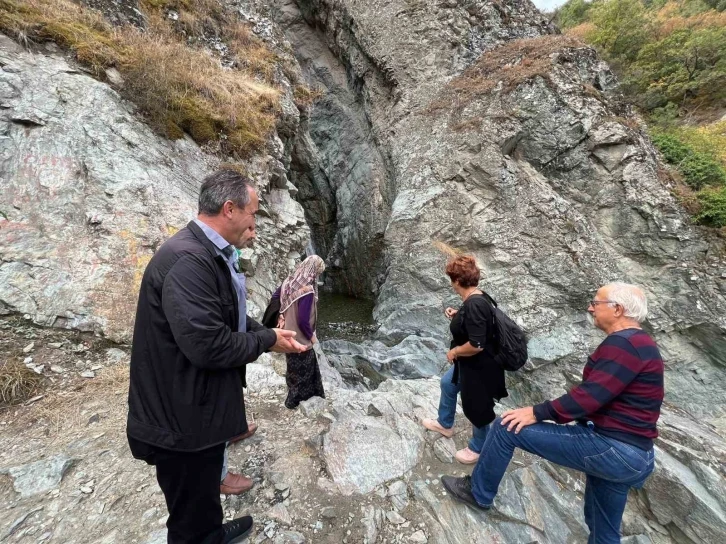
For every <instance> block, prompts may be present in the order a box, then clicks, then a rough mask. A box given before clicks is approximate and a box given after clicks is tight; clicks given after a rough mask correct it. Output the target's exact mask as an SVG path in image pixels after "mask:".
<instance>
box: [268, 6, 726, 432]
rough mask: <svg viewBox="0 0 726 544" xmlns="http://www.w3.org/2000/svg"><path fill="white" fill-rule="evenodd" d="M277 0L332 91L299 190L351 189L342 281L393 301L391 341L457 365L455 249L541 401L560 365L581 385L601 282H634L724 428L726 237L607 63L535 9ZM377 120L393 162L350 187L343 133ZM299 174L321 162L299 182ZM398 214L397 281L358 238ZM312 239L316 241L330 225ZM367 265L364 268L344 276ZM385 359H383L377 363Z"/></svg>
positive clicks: (675, 388)
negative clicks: (526, 356)
mask: <svg viewBox="0 0 726 544" xmlns="http://www.w3.org/2000/svg"><path fill="white" fill-rule="evenodd" d="M275 5H276V6H278V9H275V10H272V11H271V12H270V15H271V16H272V17H275V18H276V21H277V22H278V23H279V25H280V26H281V27H282V28H283V29H284V30H285V33H286V34H285V35H286V36H287V37H288V39H289V40H290V42H291V43H292V45H293V47H294V48H295V53H296V55H297V56H298V58H299V60H300V64H301V66H302V67H303V71H304V73H305V75H306V77H307V78H308V79H309V80H310V82H311V84H313V85H316V86H318V87H319V88H321V89H323V90H324V91H325V96H324V98H323V99H322V100H321V101H320V102H318V103H317V104H316V105H315V107H314V108H313V109H312V111H311V112H310V114H309V118H308V119H307V120H306V123H307V125H305V124H304V123H303V126H305V127H306V128H308V129H309V134H310V138H311V140H312V144H314V147H312V148H309V149H308V148H305V150H303V149H302V147H300V146H298V147H297V148H296V150H297V151H296V153H297V155H295V156H296V157H298V159H299V155H301V154H302V155H304V157H306V159H305V160H302V159H299V160H298V161H297V162H296V163H295V164H294V165H293V167H292V168H293V179H295V180H296V183H299V184H301V185H304V180H303V178H305V176H308V177H307V178H305V179H308V178H310V177H311V176H312V177H313V178H315V179H316V180H318V178H319V177H320V176H318V177H315V176H317V174H316V172H318V173H319V172H320V171H321V170H322V172H323V173H325V174H326V175H327V177H328V179H330V180H332V179H334V180H335V182H334V183H333V182H330V183H329V184H328V185H327V186H326V187H327V189H326V190H328V191H329V192H330V193H331V194H332V195H333V196H331V197H326V199H327V200H329V201H331V202H332V201H333V197H334V200H335V202H336V208H335V210H336V214H337V215H336V217H337V218H338V222H339V223H343V224H344V226H345V228H342V229H340V230H339V232H341V233H342V232H345V233H346V234H340V236H339V239H340V243H339V244H338V245H335V244H334V245H333V246H335V247H333V246H330V249H329V253H328V255H329V258H330V260H331V262H332V264H334V262H337V261H336V260H337V259H338V258H340V260H341V263H342V264H341V265H340V266H342V267H344V269H345V270H346V271H348V272H350V274H348V273H346V274H345V275H346V277H357V276H356V274H360V273H362V272H363V271H365V273H366V274H368V276H367V281H366V282H361V283H360V285H363V284H365V285H366V286H368V287H370V291H371V292H373V293H376V294H377V295H378V296H377V305H376V310H375V314H374V315H375V317H376V320H377V321H378V323H379V324H380V328H379V335H380V337H381V339H384V340H385V341H386V344H387V345H390V344H391V343H392V342H393V341H399V342H400V341H401V340H403V339H405V338H406V337H409V336H413V337H414V338H415V339H416V340H415V341H412V342H411V344H416V343H417V342H418V343H419V344H421V338H434V339H438V340H439V341H440V342H441V344H440V347H439V349H438V354H439V356H441V355H442V353H443V349H444V347H443V346H444V343H445V342H447V341H448V330H447V324H446V320H445V319H444V317H443V316H442V310H443V308H444V307H445V306H446V305H447V304H456V300H455V299H452V293H451V290H450V287H449V285H448V280H447V278H446V277H445V275H444V274H443V264H444V262H445V257H444V256H443V255H442V254H441V253H440V252H438V251H437V250H436V249H435V248H434V247H433V246H432V242H434V241H439V242H443V243H446V244H449V245H451V246H454V247H456V248H459V249H462V250H466V251H469V252H471V253H473V254H475V255H476V256H477V258H478V260H479V262H480V263H481V264H482V266H483V272H484V278H483V285H484V286H485V288H486V289H487V290H488V291H489V292H490V293H491V294H492V295H493V296H494V298H495V299H497V300H499V301H500V302H501V303H502V305H503V307H504V308H505V309H506V310H507V311H508V312H509V313H510V314H511V315H512V316H513V317H514V318H516V319H517V320H518V321H519V322H520V323H521V324H523V325H524V326H525V328H526V329H527V330H528V331H529V333H530V337H531V351H532V367H533V368H532V370H533V374H532V378H533V379H532V380H530V381H531V382H532V383H531V384H530V385H529V387H530V388H536V389H537V390H536V391H534V393H535V394H536V395H547V394H551V393H553V392H554V391H557V392H559V391H560V390H561V388H562V385H563V384H564V380H563V379H562V377H561V372H562V371H563V370H564V369H568V370H569V371H573V372H576V371H579V367H580V366H581V364H582V361H583V360H584V359H583V357H584V356H585V355H586V354H587V353H588V352H589V350H591V349H592V348H593V347H594V345H596V344H597V343H598V342H599V340H600V338H601V336H600V335H599V334H596V333H593V331H592V330H591V328H590V326H589V325H588V324H587V323H586V322H585V320H584V318H583V316H584V314H585V308H586V306H587V301H588V300H589V299H590V298H591V297H592V294H593V292H594V290H595V289H596V288H597V287H598V286H599V285H601V284H603V283H606V282H608V281H613V280H625V281H631V282H634V283H638V284H641V285H643V286H644V288H645V290H646V292H647V294H648V296H649V299H650V308H651V317H650V319H649V321H648V323H647V324H646V326H647V327H648V328H649V329H650V330H651V331H652V332H654V333H655V334H656V337H657V340H658V342H659V344H660V345H661V347H662V348H663V351H664V353H665V356H666V360H667V361H668V366H669V384H670V387H669V388H668V395H669V400H671V401H673V402H674V403H676V404H678V405H680V406H682V407H684V408H686V409H687V410H688V411H689V412H691V413H692V414H694V415H695V416H698V417H701V416H704V417H707V418H708V419H709V420H711V421H715V420H717V419H718V418H720V417H722V416H723V415H724V414H725V413H726V396H725V394H724V392H723V390H722V388H720V387H719V386H718V384H719V382H721V381H722V380H723V379H724V378H725V377H726V376H724V360H725V359H724V355H723V353H725V352H724V351H723V350H722V349H720V348H721V347H722V346H723V345H724V342H725V341H726V337H725V336H724V328H725V327H726V317H725V316H726V302H725V299H724V290H725V287H724V280H723V279H722V275H723V274H724V272H726V262H724V260H723V258H722V257H721V249H720V248H721V245H720V242H718V241H712V240H710V239H709V238H708V235H707V234H705V233H703V232H701V231H699V230H698V229H696V228H694V227H692V226H690V224H689V219H688V217H687V215H686V214H685V212H684V211H683V210H682V208H681V207H680V205H678V203H677V202H676V201H675V199H674V198H673V197H672V196H671V194H670V192H669V187H668V186H666V185H665V184H664V182H663V181H661V179H660V178H659V175H658V163H657V161H656V157H655V153H654V150H653V147H652V146H651V145H650V143H649V142H648V140H647V139H646V137H645V136H644V133H643V132H642V130H640V128H639V127H638V126H637V124H635V123H634V122H633V121H632V119H633V113H632V112H631V111H630V110H629V109H628V108H627V107H626V106H624V105H623V104H622V103H621V102H620V101H619V97H618V95H617V88H616V81H615V78H614V76H613V75H612V73H611V72H610V71H609V69H608V67H607V66H606V65H605V64H604V63H602V62H601V61H599V59H598V58H597V56H596V55H595V52H594V51H593V50H592V49H590V48H587V47H582V46H578V45H577V44H576V43H574V42H573V41H572V40H570V39H569V38H565V37H562V36H558V35H556V34H552V29H551V28H550V27H549V26H548V24H547V22H546V20H545V19H544V18H543V17H542V16H541V15H540V14H539V13H538V12H537V11H536V10H534V9H533V8H532V6H531V4H529V3H528V2H524V1H508V2H504V3H496V4H490V3H485V2H450V1H448V0H447V1H441V2H433V3H432V2H410V1H403V0H392V1H388V2H372V3H371V2H354V1H349V0H299V1H297V2H295V3H293V2H292V1H291V0H279V1H278V2H277V3H276V4H275ZM341 104H352V105H351V106H349V107H348V108H343V107H342V106H341ZM341 111H345V113H346V115H347V117H341V115H342V114H341V113H340V112H341ZM361 115H362V117H361ZM361 119H362V120H363V121H364V124H365V131H364V132H365V133H366V135H367V139H365V142H366V145H367V146H368V147H369V148H371V149H372V148H375V150H377V151H378V153H375V152H374V151H373V150H371V151H370V152H369V153H367V154H366V156H367V157H369V158H370V157H378V158H381V159H382V160H383V163H384V166H385V167H384V170H385V172H386V173H387V175H386V176H384V177H381V176H376V175H367V176H365V179H363V180H360V179H359V177H356V173H353V172H348V174H347V176H348V177H347V178H346V179H348V180H350V181H345V179H341V176H342V177H343V178H345V175H346V174H345V172H341V171H339V170H336V169H335V167H334V166H331V165H335V164H340V163H345V164H347V165H358V164H359V161H358V160H357V158H358V157H359V154H358V149H359V148H358V147H351V146H346V138H348V137H349V136H350V135H351V134H356V133H357V131H358V130H359V129H358V126H359V125H360V122H363V121H360V120H361ZM628 119H630V121H628ZM359 121H360V122H359ZM332 125H334V127H333V126H332ZM341 131H342V132H343V133H341ZM304 138H305V145H308V144H310V142H309V141H308V140H307V139H306V138H307V135H305V137H304ZM331 140H332V141H331ZM354 141H355V143H356V146H357V145H359V144H360V142H361V139H360V138H357V137H356V138H355V139H354ZM303 147H304V146H303ZM371 160H372V159H371ZM306 161H307V162H306ZM303 163H305V164H312V165H313V166H315V168H312V167H311V169H310V170H305V169H304V168H302V167H300V168H302V169H300V168H298V170H296V168H297V166H300V165H301V164H303ZM366 164H369V163H366ZM296 165H297V166H296ZM316 168H317V170H316ZM349 170H350V168H349ZM303 174H304V175H303ZM321 175H322V174H321ZM347 183H353V184H355V185H356V187H358V188H359V193H353V192H351V191H350V190H348V189H346V184H347ZM360 183H363V184H364V186H365V188H366V189H367V194H368V195H372V194H375V195H377V194H381V195H385V198H382V199H381V202H380V205H381V206H383V207H384V208H385V205H386V204H389V205H390V207H388V208H385V210H384V211H385V213H384V211H381V212H380V213H379V214H378V215H375V214H372V213H369V212H368V211H366V208H365V206H364V205H363V204H362V202H361V191H363V193H365V191H364V190H363V189H360ZM382 183H383V184H384V185H385V184H387V185H385V186H384V185H382ZM327 200H326V201H327ZM316 210H317V208H314V207H311V206H307V205H306V215H307V217H308V219H309V221H310V222H311V224H314V223H315V221H318V220H319V219H320V217H322V215H320V214H317V211H316ZM346 214H348V215H346ZM350 214H354V215H355V221H353V220H352V219H348V218H349V217H350ZM328 215H330V214H328ZM384 217H385V218H386V224H385V226H384V235H383V240H382V249H381V250H380V251H382V257H381V258H382V262H383V263H384V272H383V275H381V268H380V267H378V266H377V264H376V263H378V262H379V259H377V257H376V255H377V254H378V253H376V252H379V247H381V246H378V245H377V246H376V247H375V248H374V250H373V251H369V248H366V253H365V254H364V255H363V256H361V257H355V255H354V254H355V253H356V252H357V251H358V247H359V246H358V241H359V240H371V239H377V236H379V233H380V232H381V227H380V221H381V219H382V218H384ZM346 229H347V230H346ZM351 229H353V230H354V231H355V233H356V234H352V233H351V232H350V230H351ZM313 235H314V239H315V241H316V243H317V241H318V240H320V239H321V238H320V236H319V235H318V234H316V230H315V227H313ZM341 244H342V245H341ZM323 245H324V244H323ZM326 248H327V246H326ZM362 258H366V259H367V263H368V264H367V266H365V267H363V268H362V269H360V268H356V270H351V267H353V265H352V264H346V263H355V262H357V260H358V261H359V260H360V259H362ZM346 267H347V268H346ZM368 287H367V288H368ZM424 343H425V342H424ZM717 346H718V347H717ZM394 349H395V348H394ZM399 349H400V348H399ZM331 351H332V353H336V352H337V349H332V350H331ZM408 351H409V352H410V353H420V350H419V351H417V350H414V349H409V350H408ZM423 351H424V357H423V359H424V360H425V361H426V363H425V365H424V366H423V367H422V370H423V369H424V368H425V369H426V370H425V371H426V372H431V365H429V363H428V360H429V354H428V353H427V352H426V351H427V350H423ZM346 352H350V349H349V348H345V349H344V350H343V353H341V355H350V353H346ZM395 356H396V357H398V358H399V360H400V358H401V354H400V353H395ZM370 358H371V359H377V360H381V359H384V358H385V355H384V354H381V353H380V350H378V349H373V350H371V357H370ZM552 363H559V364H558V365H557V366H553V365H552ZM391 374H393V375H395V372H391ZM535 376H536V379H535ZM696 391H698V392H699V394H695V392H696Z"/></svg>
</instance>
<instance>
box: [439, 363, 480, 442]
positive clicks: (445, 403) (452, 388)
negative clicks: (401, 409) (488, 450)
mask: <svg viewBox="0 0 726 544" xmlns="http://www.w3.org/2000/svg"><path fill="white" fill-rule="evenodd" d="M453 377H454V365H450V366H449V370H447V371H446V373H445V374H444V375H443V376H441V396H440V397H439V417H438V422H439V425H441V426H442V427H443V428H444V429H451V428H452V427H453V426H454V418H455V417H456V397H457V396H458V395H459V390H460V389H461V388H460V387H459V385H458V384H455V383H452V381H451V380H452V379H453ZM489 427H490V426H489V425H487V426H486V427H474V425H472V437H471V440H469V449H470V450H471V451H475V452H476V453H480V452H481V449H482V447H483V446H484V441H485V440H486V438H487V431H488V430H489Z"/></svg>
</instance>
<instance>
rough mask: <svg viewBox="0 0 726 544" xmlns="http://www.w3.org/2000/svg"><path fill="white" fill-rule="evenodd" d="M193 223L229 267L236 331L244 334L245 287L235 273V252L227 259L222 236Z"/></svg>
mask: <svg viewBox="0 0 726 544" xmlns="http://www.w3.org/2000/svg"><path fill="white" fill-rule="evenodd" d="M194 222H195V223H196V224H197V225H198V226H199V228H200V229H202V232H203V233H204V234H205V235H206V236H207V238H209V241H210V242H212V243H213V244H214V247H215V248H216V250H217V255H221V256H222V257H223V258H224V261H225V262H226V263H227V266H229V271H230V272H231V273H232V285H234V289H235V291H236V292H237V301H238V304H239V327H238V329H237V330H238V331H239V332H246V331H247V287H246V284H245V275H244V274H242V273H241V272H237V270H236V269H235V265H237V264H238V261H237V252H236V251H233V252H232V254H231V255H230V256H229V257H227V255H225V254H224V252H223V251H222V250H223V249H224V248H226V247H227V246H228V245H230V244H229V242H227V240H225V239H224V238H222V236H221V235H220V234H219V233H218V232H217V231H216V230H214V229H213V228H212V227H210V226H209V225H207V224H206V223H204V222H203V221H200V220H199V219H195V220H194Z"/></svg>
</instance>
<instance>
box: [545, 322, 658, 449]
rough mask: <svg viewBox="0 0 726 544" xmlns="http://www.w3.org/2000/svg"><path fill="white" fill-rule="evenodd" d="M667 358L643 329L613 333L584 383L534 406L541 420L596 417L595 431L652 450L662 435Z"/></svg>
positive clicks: (588, 369)
mask: <svg viewBox="0 0 726 544" xmlns="http://www.w3.org/2000/svg"><path fill="white" fill-rule="evenodd" d="M662 402H663V359H662V358H661V355H660V352H659V351H658V346H656V345H655V342H654V341H653V339H652V338H651V337H650V335H648V334H647V333H646V332H644V331H642V330H641V329H625V330H622V331H618V332H614V333H612V334H610V335H609V336H608V337H607V338H606V339H605V340H604V341H603V342H602V344H600V345H599V346H598V348H597V349H596V350H595V351H594V352H593V354H592V355H590V357H588V359H587V364H586V365H585V369H584V370H583V372H582V383H581V384H580V385H578V386H577V387H575V388H573V389H572V390H571V391H570V392H569V393H567V394H566V395H563V396H561V397H560V398H558V399H555V400H552V401H547V402H543V403H542V404H538V405H537V406H535V407H534V415H535V417H536V418H537V421H543V420H547V419H548V420H553V421H556V422H557V423H568V422H570V421H575V420H577V421H580V422H586V421H592V423H593V424H594V425H595V431H596V432H598V433H600V434H602V435H604V436H608V437H610V438H615V439H616V440H620V441H622V442H627V443H628V444H632V445H634V446H636V447H638V448H642V449H644V450H649V449H650V448H651V447H652V446H653V439H654V438H655V437H657V436H658V431H657V430H656V422H657V421H658V416H660V407H661V404H662Z"/></svg>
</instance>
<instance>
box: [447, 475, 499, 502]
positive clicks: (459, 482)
mask: <svg viewBox="0 0 726 544" xmlns="http://www.w3.org/2000/svg"><path fill="white" fill-rule="evenodd" d="M441 483H443V484H444V488H445V489H446V491H448V492H449V493H451V496H452V497H454V498H455V499H456V500H459V501H461V502H465V503H466V504H468V505H469V506H473V507H474V508H477V509H479V510H489V509H490V508H491V505H489V506H484V505H482V504H479V503H478V502H476V499H475V498H474V495H473V494H472V492H471V476H464V477H463V478H456V477H454V476H442V477H441Z"/></svg>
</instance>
